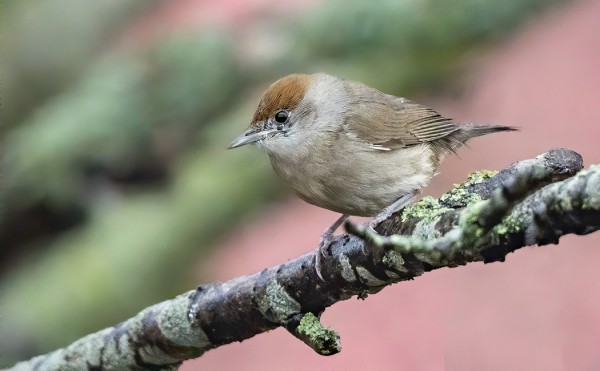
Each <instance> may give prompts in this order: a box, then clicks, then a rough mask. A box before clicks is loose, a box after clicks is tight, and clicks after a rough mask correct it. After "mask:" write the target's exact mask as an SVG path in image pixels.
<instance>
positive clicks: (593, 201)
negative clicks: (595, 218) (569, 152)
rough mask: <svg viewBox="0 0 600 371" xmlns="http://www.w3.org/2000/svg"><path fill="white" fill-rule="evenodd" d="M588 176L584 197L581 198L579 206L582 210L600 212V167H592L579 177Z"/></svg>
mask: <svg viewBox="0 0 600 371" xmlns="http://www.w3.org/2000/svg"><path fill="white" fill-rule="evenodd" d="M589 173H592V175H590V177H589V179H588V181H587V184H586V187H585V194H586V195H587V196H586V197H584V198H583V204H582V205H581V207H582V209H584V210H600V189H599V187H598V184H600V165H592V166H590V168H589V169H588V170H587V171H582V172H581V173H580V174H579V176H587V175H588V174H589Z"/></svg>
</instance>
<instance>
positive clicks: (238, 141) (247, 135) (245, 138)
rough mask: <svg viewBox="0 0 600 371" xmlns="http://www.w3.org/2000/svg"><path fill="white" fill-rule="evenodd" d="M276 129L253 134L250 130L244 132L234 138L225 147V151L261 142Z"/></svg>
mask: <svg viewBox="0 0 600 371" xmlns="http://www.w3.org/2000/svg"><path fill="white" fill-rule="evenodd" d="M276 131H277V129H270V130H263V131H259V132H258V133H253V132H252V130H246V131H245V132H244V133H243V134H242V135H240V136H239V137H237V138H235V140H234V141H233V142H231V144H230V145H229V147H227V149H232V148H237V147H241V146H245V145H246V144H250V143H255V142H258V141H259V140H263V139H265V138H266V137H267V135H269V134H271V133H274V132H276Z"/></svg>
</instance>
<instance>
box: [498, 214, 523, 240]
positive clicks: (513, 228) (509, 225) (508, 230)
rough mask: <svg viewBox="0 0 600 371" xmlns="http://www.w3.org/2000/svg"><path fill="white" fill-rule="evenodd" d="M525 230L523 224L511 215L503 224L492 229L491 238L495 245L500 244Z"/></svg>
mask: <svg viewBox="0 0 600 371" xmlns="http://www.w3.org/2000/svg"><path fill="white" fill-rule="evenodd" d="M522 228H523V223H522V222H521V221H520V220H519V219H518V218H516V217H514V216H511V215H509V216H508V217H506V218H505V219H504V220H503V221H502V223H500V224H498V225H497V226H495V227H494V228H493V229H492V233H491V238H492V243H493V244H494V245H498V244H500V243H501V242H502V241H504V240H506V239H507V238H508V235H510V234H513V233H519V232H520V231H521V230H522Z"/></svg>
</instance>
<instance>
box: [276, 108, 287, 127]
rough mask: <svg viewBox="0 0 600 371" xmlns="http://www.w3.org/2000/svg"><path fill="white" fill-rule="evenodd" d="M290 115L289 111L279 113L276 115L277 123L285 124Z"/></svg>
mask: <svg viewBox="0 0 600 371" xmlns="http://www.w3.org/2000/svg"><path fill="white" fill-rule="evenodd" d="M289 115H290V114H289V113H288V111H279V112H277V113H276V114H275V121H277V122H279V123H280V124H283V123H284V122H286V121H287V119H288V117H289Z"/></svg>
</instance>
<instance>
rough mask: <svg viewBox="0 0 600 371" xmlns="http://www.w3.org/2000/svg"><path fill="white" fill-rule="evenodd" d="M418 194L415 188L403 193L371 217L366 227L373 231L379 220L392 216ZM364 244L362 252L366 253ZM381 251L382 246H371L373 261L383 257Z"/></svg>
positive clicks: (382, 251)
mask: <svg viewBox="0 0 600 371" xmlns="http://www.w3.org/2000/svg"><path fill="white" fill-rule="evenodd" d="M418 194H419V191H416V190H415V191H412V192H409V193H407V194H405V195H403V196H402V197H400V198H399V199H397V200H396V201H395V202H394V203H393V204H391V205H390V206H388V207H386V208H385V209H383V211H382V212H380V213H379V214H377V215H376V216H375V217H374V218H373V219H371V221H369V224H368V227H369V228H370V229H371V230H372V231H373V232H375V228H377V226H378V225H379V224H380V223H381V222H383V221H384V220H386V219H387V218H389V217H390V216H392V214H394V213H395V212H396V211H399V210H402V209H403V208H404V207H406V206H408V205H410V204H411V203H413V202H414V200H415V198H416V197H417V195H418ZM366 245H367V244H363V246H364V247H363V253H365V254H367V253H368V252H367V251H366ZM371 245H372V244H371ZM383 253H384V250H383V247H381V246H379V247H375V246H371V254H372V255H373V261H375V262H377V261H380V260H381V258H382V257H383Z"/></svg>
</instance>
